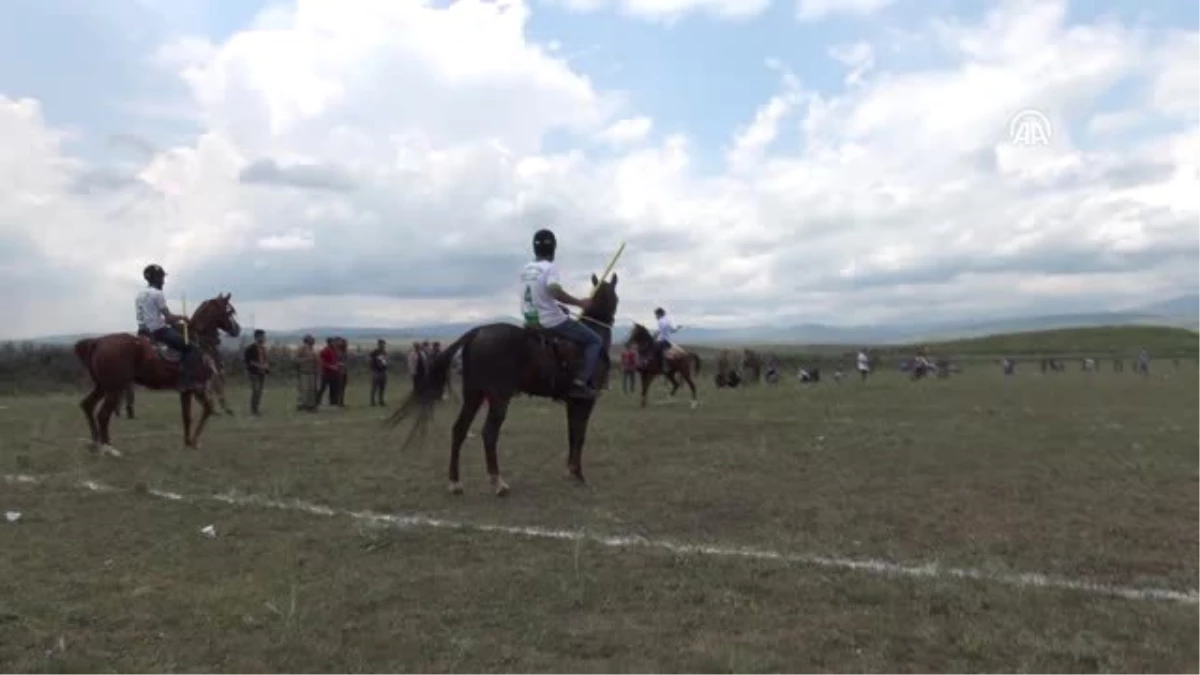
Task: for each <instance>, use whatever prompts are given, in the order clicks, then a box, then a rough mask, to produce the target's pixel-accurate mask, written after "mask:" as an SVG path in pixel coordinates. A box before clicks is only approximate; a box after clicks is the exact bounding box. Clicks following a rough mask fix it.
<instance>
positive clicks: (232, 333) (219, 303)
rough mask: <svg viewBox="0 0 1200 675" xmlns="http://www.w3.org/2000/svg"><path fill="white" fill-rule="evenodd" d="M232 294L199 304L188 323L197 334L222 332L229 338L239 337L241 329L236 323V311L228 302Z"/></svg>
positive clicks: (222, 295)
mask: <svg viewBox="0 0 1200 675" xmlns="http://www.w3.org/2000/svg"><path fill="white" fill-rule="evenodd" d="M231 297H232V294H230V293H225V294H221V295H218V296H217V297H215V298H209V299H208V300H205V301H204V302H202V303H200V306H199V307H197V308H196V311H195V313H193V314H192V318H191V319H190V320H189V323H190V324H191V326H192V329H193V330H195V331H196V332H197V333H200V334H204V333H211V332H215V331H217V330H221V331H224V332H225V334H226V335H228V336H229V337H237V336H239V335H241V332H242V327H241V326H239V325H238V322H237V309H236V308H235V307H234V306H233V303H232V302H230V300H229V299H230V298H231Z"/></svg>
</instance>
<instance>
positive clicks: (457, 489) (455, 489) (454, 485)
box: [450, 481, 463, 495]
mask: <svg viewBox="0 0 1200 675" xmlns="http://www.w3.org/2000/svg"><path fill="white" fill-rule="evenodd" d="M462 493H463V487H462V483H460V482H458V481H451V482H450V494H452V495H461V494H462Z"/></svg>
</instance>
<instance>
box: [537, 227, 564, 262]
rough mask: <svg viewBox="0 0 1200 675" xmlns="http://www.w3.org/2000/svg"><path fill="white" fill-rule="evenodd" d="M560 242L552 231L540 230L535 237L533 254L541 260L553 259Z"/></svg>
mask: <svg viewBox="0 0 1200 675" xmlns="http://www.w3.org/2000/svg"><path fill="white" fill-rule="evenodd" d="M556 248H558V240H557V239H555V237H554V233H553V232H551V231H550V230H538V231H537V232H535V233H534V235H533V254H534V255H535V256H537V257H539V258H553V257H554V250H555V249H556Z"/></svg>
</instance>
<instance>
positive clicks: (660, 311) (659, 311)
mask: <svg viewBox="0 0 1200 675" xmlns="http://www.w3.org/2000/svg"><path fill="white" fill-rule="evenodd" d="M663 314H666V312H664V311H663V308H662V307H659V308H657V309H655V310H654V316H657V317H662V315H663Z"/></svg>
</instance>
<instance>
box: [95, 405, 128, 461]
mask: <svg viewBox="0 0 1200 675" xmlns="http://www.w3.org/2000/svg"><path fill="white" fill-rule="evenodd" d="M124 394H125V390H124V389H117V390H116V391H107V392H105V393H104V402H103V403H101V404H100V412H99V414H97V415H96V418H97V419H96V422H97V424H98V425H99V427H100V452H101V453H103V454H106V455H111V456H113V457H120V456H121V453H120V452H119V451H118V450H117V449H116V448H114V447H113V446H112V439H111V438H110V437H109V435H108V424H109V422H111V421H112V415H113V411H114V410H116V409H117V406H119V405H121V399H122V398H123V397H124Z"/></svg>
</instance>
